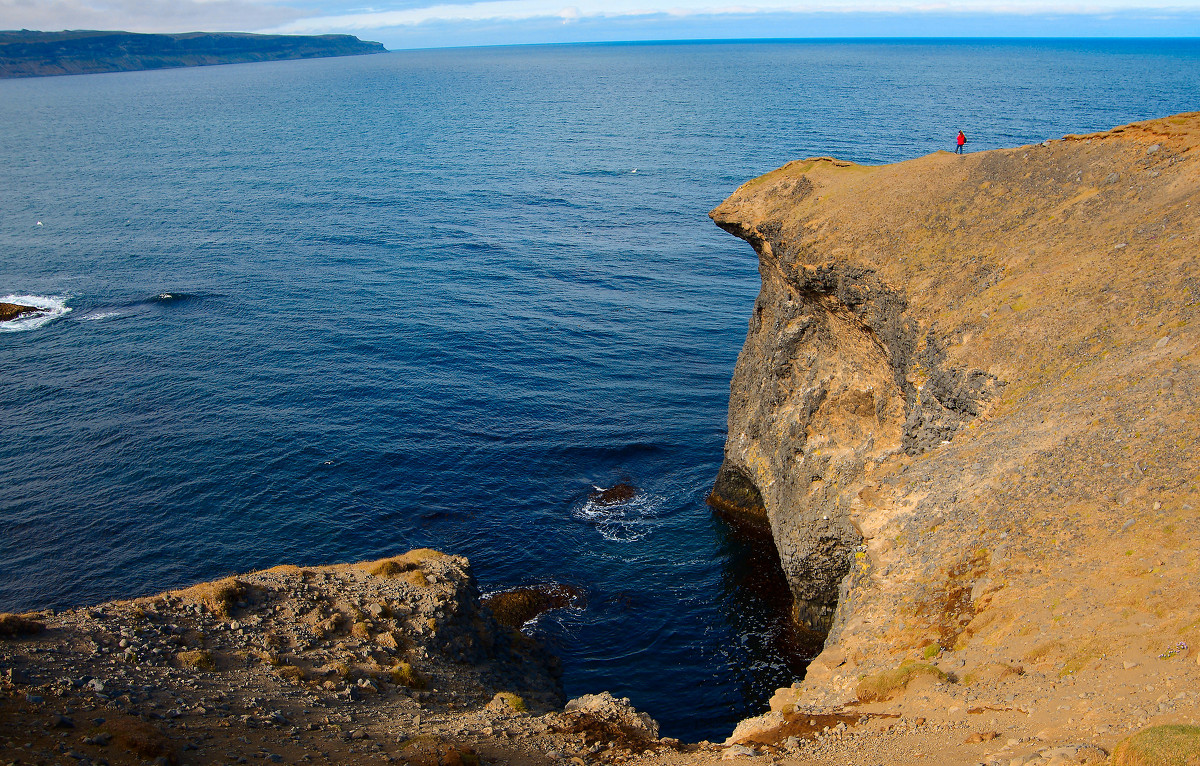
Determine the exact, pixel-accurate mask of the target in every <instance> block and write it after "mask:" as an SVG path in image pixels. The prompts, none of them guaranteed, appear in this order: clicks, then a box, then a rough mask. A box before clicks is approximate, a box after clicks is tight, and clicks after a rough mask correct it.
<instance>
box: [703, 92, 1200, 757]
mask: <svg viewBox="0 0 1200 766" xmlns="http://www.w3.org/2000/svg"><path fill="white" fill-rule="evenodd" d="M1198 144H1200V114H1182V115H1177V116H1174V117H1170V118H1166V119H1160V120H1153V121H1149V122H1142V123H1137V124H1133V125H1127V126H1124V127H1120V128H1116V129H1113V130H1111V131H1108V132H1104V133H1097V134H1093V135H1081V136H1067V137H1065V138H1063V139H1061V140H1053V141H1046V142H1045V143H1043V144H1038V145H1034V146H1025V147H1020V148H1016V149H1006V150H998V151H989V152H982V153H976V154H970V155H965V156H956V155H954V154H951V153H948V152H938V153H935V154H932V155H929V156H926V157H921V158H919V159H914V160H911V161H907V162H903V163H899V164H896V165H887V166H880V167H864V166H859V165H855V164H853V163H849V162H843V161H838V160H834V159H829V158H816V159H810V160H804V161H800V162H793V163H790V164H788V165H786V166H784V167H783V168H780V169H779V170H776V171H774V172H771V173H768V174H767V175H765V176H762V177H761V178H758V179H755V180H753V181H751V182H749V183H747V184H745V185H744V186H742V187H741V188H740V189H738V190H737V192H736V193H735V194H733V196H731V197H730V198H729V199H728V200H727V201H726V202H724V203H723V204H722V205H721V206H719V207H718V208H716V209H715V210H714V211H712V213H711V215H712V218H713V219H714V221H715V222H716V223H717V224H718V225H719V226H721V227H722V228H724V229H726V230H727V231H729V232H731V233H733V234H735V235H737V236H739V237H741V238H743V239H745V240H746V241H747V242H749V243H750V244H751V245H752V246H753V247H754V249H755V251H756V252H757V254H758V258H759V272H760V274H761V277H762V291H761V293H760V294H759V296H758V299H757V301H756V303H755V306H754V311H753V315H752V317H751V319H750V328H749V333H748V335H747V338H746V342H745V346H744V347H743V349H742V352H741V355H740V357H739V359H738V364H737V368H736V372H735V374H734V377H733V381H732V385H731V392H730V408H729V432H728V440H727V442H726V448H725V463H724V465H723V467H722V469H721V473H720V476H719V478H718V481H717V484H716V486H715V487H714V491H713V504H714V505H715V506H717V507H718V508H720V509H722V510H724V511H725V512H727V513H731V514H736V515H737V516H738V517H739V518H741V519H743V520H749V521H751V522H755V523H757V524H759V525H760V526H762V527H764V528H766V529H769V531H770V533H771V535H772V536H773V538H774V540H775V544H776V547H777V548H778V550H779V554H780V559H781V563H782V566H783V569H784V572H785V575H786V577H787V578H788V581H789V584H790V586H791V590H792V593H793V595H794V599H795V605H794V613H795V617H796V619H797V621H799V622H802V623H804V624H806V625H807V626H808V627H810V628H812V629H814V630H819V631H822V632H825V633H826V634H827V640H826V644H825V649H824V651H823V652H822V653H821V655H820V656H819V657H818V658H817V659H816V661H815V662H813V663H812V665H811V666H810V667H809V669H808V672H807V676H806V678H805V679H804V680H803V682H802V683H797V684H796V685H795V687H794V688H791V689H783V690H780V691H779V692H778V693H777V694H776V697H775V699H774V700H773V702H772V709H773V712H772V713H771V714H770V715H768V716H765V717H764V718H761V719H758V720H755V721H750V722H745V723H744V724H743V725H742V726H741V727H739V732H738V733H737V734H736V735H735V740H736V741H747V742H753V741H761V742H766V741H777V740H778V738H779V737H780V736H783V735H785V734H786V732H787V731H788V727H789V726H790V727H798V726H800V725H801V723H803V722H805V721H809V720H815V718H814V716H815V715H816V714H820V713H828V714H845V713H847V712H853V713H854V715H859V714H863V713H866V714H872V715H878V716H884V717H886V716H901V717H905V718H909V719H910V720H911V717H912V716H916V717H917V718H920V719H922V720H924V721H926V725H927V726H935V727H937V728H938V731H941V732H943V735H942V736H941V737H940V739H939V738H938V737H930V738H928V739H927V740H926V744H925V745H922V746H920V747H919V748H916V749H914V750H913V751H910V752H909V754H908V756H904V755H902V754H896V755H894V756H889V758H887V759H885V760H887V762H891V763H897V762H909V761H910V760H912V761H916V760H921V762H923V763H928V762H947V763H973V762H991V763H998V762H1003V763H1009V762H1011V763H1018V762H1021V763H1046V762H1055V763H1062V762H1069V759H1068V760H1063V759H1067V758H1068V756H1067V755H1064V754H1063V753H1062V752H1053V753H1052V752H1051V751H1052V750H1053V749H1054V748H1053V747H1051V746H1052V745H1056V746H1057V745H1061V746H1064V747H1065V746H1068V745H1070V746H1071V747H1074V748H1075V749H1074V750H1072V751H1071V754H1070V756H1069V758H1070V759H1074V758H1076V757H1077V756H1078V758H1079V759H1083V760H1086V759H1089V758H1102V757H1103V753H1106V752H1108V751H1111V750H1112V749H1113V748H1114V746H1116V745H1117V743H1118V742H1120V741H1121V740H1122V739H1123V738H1125V737H1126V736H1127V735H1129V734H1130V733H1131V732H1134V731H1136V730H1138V729H1140V728H1141V727H1144V726H1150V725H1157V724H1162V725H1182V726H1185V727H1186V726H1191V727H1192V729H1188V730H1186V731H1189V732H1190V734H1187V736H1190V737H1191V738H1192V739H1191V742H1192V745H1191V747H1192V751H1191V752H1193V753H1194V755H1193V757H1197V758H1200V729H1195V727H1194V724H1195V723H1196V718H1197V710H1196V707H1197V703H1198V702H1200V691H1198V690H1200V665H1198V664H1197V661H1198V659H1200V577H1198V573H1200V557H1198V553H1197V549H1196V546H1195V541H1196V539H1197V538H1198V537H1200V513H1198V512H1197V510H1196V509H1197V508H1200V487H1198V485H1197V477H1198V476H1200V449H1198V447H1200V444H1198V441H1200V420H1198V418H1200V374H1198V365H1197V362H1198V361H1200V360H1198V357H1197V342H1198V340H1200V335H1198V330H1197V327H1198V325H1197V318H1198V317H1197V306H1198V302H1200V263H1198V256H1200V242H1198V239H1200V154H1198V152H1197V151H1196V149H1197V146H1198ZM1193 204H1195V205H1196V208H1192V205H1193ZM895 720H896V721H899V720H900V719H895ZM880 725H881V726H885V727H886V726H889V725H891V724H888V723H886V719H885V721H884V723H881V724H880ZM1082 745H1087V746H1088V748H1093V749H1087V748H1081V747H1077V746H1082ZM1172 747H1175V746H1174V745H1173V746H1172ZM934 750H937V751H938V752H936V753H935V752H931V751H934ZM917 751H920V752H922V753H923V755H922V756H921V757H920V758H918V756H917V755H916V752H917ZM1064 752H1065V751H1064ZM1038 753H1041V755H1038ZM1055 758H1058V760H1057V761H1056V760H1054V759H1055ZM939 759H940V760H939ZM1019 759H1027V760H1019ZM1038 759H1040V760H1038ZM1180 762H1181V763H1182V762H1183V761H1180Z"/></svg>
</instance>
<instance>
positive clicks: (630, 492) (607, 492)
mask: <svg viewBox="0 0 1200 766" xmlns="http://www.w3.org/2000/svg"><path fill="white" fill-rule="evenodd" d="M637 493H638V489H637V487H635V486H633V485H632V484H630V483H628V482H624V481H623V482H620V483H618V484H615V485H613V486H611V487H609V488H608V489H597V490H596V491H595V492H593V493H592V494H590V495H588V498H589V499H590V500H591V501H592V502H594V503H599V504H600V505H616V504H617V503H624V502H625V501H627V500H632V499H633V498H634V497H635V496H637Z"/></svg>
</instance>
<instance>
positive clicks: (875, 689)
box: [854, 660, 946, 702]
mask: <svg viewBox="0 0 1200 766" xmlns="http://www.w3.org/2000/svg"><path fill="white" fill-rule="evenodd" d="M922 677H924V678H933V679H936V680H938V681H945V680H946V674H945V673H943V672H942V671H941V670H939V669H938V668H936V667H934V666H933V665H930V664H929V663H926V662H917V661H915V660H905V661H904V662H902V663H900V666H899V667H897V668H892V669H891V670H885V671H883V672H882V673H876V674H875V675H873V676H867V677H866V678H864V679H862V680H861V681H859V682H858V687H857V688H856V689H855V690H854V693H855V696H857V697H858V699H859V701H860V702H882V701H884V700H889V699H891V698H892V697H895V696H897V695H898V694H901V693H902V692H903V691H904V690H905V689H906V688H907V687H908V685H909V684H910V683H911V682H912V681H914V680H916V679H918V678H922Z"/></svg>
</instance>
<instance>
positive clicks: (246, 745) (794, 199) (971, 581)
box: [0, 113, 1200, 766]
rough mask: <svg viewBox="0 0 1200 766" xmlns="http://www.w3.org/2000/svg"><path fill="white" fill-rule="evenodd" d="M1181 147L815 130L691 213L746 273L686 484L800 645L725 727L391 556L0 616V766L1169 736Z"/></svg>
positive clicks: (1180, 615) (1018, 761)
mask: <svg viewBox="0 0 1200 766" xmlns="http://www.w3.org/2000/svg"><path fill="white" fill-rule="evenodd" d="M1198 149H1200V113H1195V114H1186V115H1177V116H1174V117H1170V118H1166V119H1162V120H1154V121H1149V122H1144V123H1137V124H1134V125H1129V126H1124V127H1121V128H1116V129H1114V130H1112V131H1108V132H1105V133H1098V134H1093V135H1088V136H1068V137H1066V138H1064V139H1062V140H1059V141H1047V142H1045V143H1044V144H1039V145H1035V146H1028V147H1020V148H1017V149H1009V150H999V151H993V152H982V153H978V154H970V155H965V156H956V155H953V154H950V153H948V152H939V153H935V154H932V155H929V156H927V157H922V158H918V159H915V160H911V161H908V162H904V163H900V164H897V165H890V166H881V167H870V168H868V167H862V166H856V165H853V164H851V163H846V162H841V161H836V160H831V159H828V158H815V159H811V160H806V161H803V162H796V163H791V164H789V165H787V166H785V167H783V168H781V169H779V170H777V171H774V172H772V173H769V174H767V175H766V176H763V177H762V178H759V179H755V180H753V181H750V182H749V183H747V184H745V185H743V186H742V187H741V188H740V189H739V190H737V192H735V193H734V195H732V196H731V197H730V199H729V200H727V201H726V202H725V203H724V204H722V205H721V206H720V207H718V208H717V209H716V210H714V211H713V213H712V216H713V218H714V220H716V221H717V222H718V223H719V224H720V225H721V226H722V227H723V228H725V229H727V230H728V231H730V232H733V233H735V234H737V235H738V236H740V237H743V238H744V239H746V240H747V241H748V242H749V243H750V244H751V245H752V246H753V247H754V249H755V252H756V254H757V255H758V258H759V265H760V273H761V274H762V278H763V290H762V293H761V294H760V296H759V298H758V301H757V302H756V304H755V309H754V313H753V316H752V317H751V321H750V328H749V333H748V336H747V341H746V345H745V346H744V348H743V350H742V354H741V356H740V357H739V361H738V367H737V370H736V372H735V374H734V378H733V381H732V384H731V396H730V417H729V434H728V441H727V444H726V453H725V458H726V459H725V465H724V466H723V468H722V469H721V473H720V476H719V477H718V480H717V485H716V487H715V488H714V493H713V498H712V500H713V504H714V506H716V507H717V508H719V509H720V511H721V512H722V513H723V514H725V515H726V516H727V517H728V518H730V519H732V520H734V521H735V523H736V524H737V525H741V526H742V527H744V528H745V530H746V533H747V534H757V535H764V536H766V539H768V540H770V541H771V542H772V544H773V545H774V546H775V548H776V550H777V552H778V554H779V557H778V566H779V567H780V569H782V574H783V576H784V577H786V578H787V581H788V585H789V586H790V595H791V598H792V601H793V605H792V608H791V609H792V613H793V617H794V620H795V622H796V623H797V629H798V630H801V632H804V631H807V632H808V633H812V634H815V635H818V637H820V636H823V637H824V644H823V647H824V648H823V651H822V652H821V653H820V655H819V656H818V657H817V658H816V660H814V661H813V662H812V664H810V665H809V666H808V670H807V674H806V676H805V678H804V679H803V680H802V681H800V682H797V683H796V684H794V685H793V686H791V687H789V688H784V689H780V690H778V691H777V692H776V694H775V696H774V697H773V698H772V700H771V704H770V707H771V710H770V711H769V712H766V711H764V714H763V715H761V716H757V717H755V718H751V719H748V720H746V721H743V722H742V723H741V724H739V725H738V727H737V729H736V730H735V731H734V732H732V734H731V736H730V737H729V739H728V740H727V741H726V742H724V743H721V744H712V743H707V742H702V743H680V742H677V741H675V740H672V739H669V738H662V737H660V736H659V732H658V727H657V725H656V724H655V723H654V722H653V721H652V720H651V719H649V717H647V716H645V715H644V714H642V713H639V712H638V711H636V710H634V709H633V708H632V707H630V706H629V704H628V701H622V700H617V699H614V698H612V697H611V696H610V695H608V694H605V693H597V694H594V695H585V696H583V697H580V698H577V699H576V700H572V701H570V702H566V703H565V704H564V700H563V695H562V690H561V687H560V685H559V681H558V677H557V670H556V664H555V661H554V659H553V658H552V657H550V656H549V655H548V654H546V653H545V651H544V650H543V649H542V648H541V647H539V646H538V645H537V644H536V643H535V642H533V641H532V640H531V639H529V638H528V637H526V636H524V635H522V634H521V633H520V631H519V630H517V629H516V628H517V627H518V626H520V625H521V624H522V623H524V622H525V621H526V620H528V619H530V616H531V615H536V613H537V612H538V611H539V610H541V609H545V608H554V607H555V606H562V605H566V604H574V603H578V601H577V599H579V598H580V597H581V594H578V593H574V592H572V591H570V590H569V589H555V588H549V587H545V588H540V589H537V588H534V589H529V590H528V591H527V592H523V593H514V594H495V595H494V596H493V597H490V598H489V600H488V602H487V603H484V602H483V601H482V600H481V599H480V595H479V592H478V587H477V585H476V584H475V582H474V579H473V578H472V576H471V574H470V568H469V565H468V563H467V562H466V560H465V559H462V558H459V557H455V556H448V555H445V554H442V553H439V552H436V551H430V550H418V551H411V552H409V553H406V554H403V555H399V556H394V557H390V558H388V559H383V560H380V561H374V562H365V563H360V564H341V565H336V566H328V567H308V568H297V567H277V568H275V569H270V570H265V571H263V572H255V573H251V574H248V575H243V576H238V577H236V578H227V579H225V580H221V581H217V582H213V583H204V584H201V585H197V586H194V587H192V588H188V589H184V590H179V591H172V592H168V593H164V594H161V595H159V596H155V597H151V598H142V599H135V600H132V601H121V602H113V603H110V604H104V605H100V606H96V607H92V608H85V609H73V610H67V611H63V612H41V613H35V614H28V615H21V616H15V615H7V616H0V758H3V759H4V760H3V761H0V762H3V763H11V764H35V763H37V764H51V763H72V762H77V763H80V764H89V763H92V764H97V766H111V765H113V764H125V763H129V764H135V763H136V764H141V763H147V762H153V763H158V764H173V763H175V764H221V763H230V764H233V763H248V762H250V761H252V760H262V761H269V762H273V763H279V762H287V763H313V762H320V763H349V762H353V763H362V762H379V763H412V764H422V765H425V766H460V765H466V766H470V765H471V764H476V763H481V762H483V763H495V764H501V763H508V764H519V765H525V764H530V765H532V764H538V765H539V766H541V765H549V764H556V765H559V766H566V765H567V764H573V766H596V765H598V764H610V763H612V764H616V763H633V764H643V763H644V764H647V765H649V764H656V765H661V766H668V765H669V766H691V765H692V764H708V763H716V762H718V761H726V760H735V761H743V762H745V763H747V764H749V763H756V764H768V763H769V764H776V763H781V764H788V765H789V766H790V765H791V764H795V765H796V766H802V765H803V766H807V765H810V764H822V765H824V764H829V765H830V766H832V765H833V764H839V765H841V764H846V763H854V764H889V765H891V764H921V765H925V764H933V765H936V766H958V765H959V764H986V765H988V766H1001V765H1003V766H1064V764H1075V763H1110V764H1113V766H1133V764H1148V763H1162V764H1180V766H1186V765H1187V764H1192V763H1197V762H1200V725H1198V722H1197V718H1198V717H1200V715H1198V713H1200V552H1198V551H1197V548H1196V545H1195V541H1196V540H1197V539H1198V538H1200V513H1198V512H1197V510H1196V509H1197V508H1200V484H1197V478H1198V477H1200V334H1198V333H1200V329H1198V328H1200V322H1198V321H1197V320H1198V319H1200V316H1197V313H1198V312H1200V151H1197V150H1198ZM1193 204H1195V205H1196V206H1195V207H1194V208H1193V207H1192V205H1193ZM622 491H625V490H622ZM603 499H604V498H603V497H600V498H597V501H598V502H599V501H603ZM493 610H494V611H495V613H494V614H493ZM498 617H499V618H500V619H499V621H498V619H497V618H498ZM806 635H807V633H806ZM664 672H670V669H664ZM680 704H687V703H686V701H683V700H681V701H680ZM1189 759H1190V760H1189Z"/></svg>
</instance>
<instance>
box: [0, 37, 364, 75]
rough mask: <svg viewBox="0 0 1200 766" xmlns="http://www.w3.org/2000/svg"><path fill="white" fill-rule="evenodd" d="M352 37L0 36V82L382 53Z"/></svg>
mask: <svg viewBox="0 0 1200 766" xmlns="http://www.w3.org/2000/svg"><path fill="white" fill-rule="evenodd" d="M385 52H386V49H385V48H384V47H383V45H382V44H381V43H374V42H364V41H363V40H359V39H358V38H357V37H354V36H353V35H314V36H301V35H252V34H243V33H231V32H188V33H186V34H161V35H160V34H136V33H133V32H95V31H81V30H76V31H68V32H31V31H29V30H20V31H15V32H2V31H0V78H2V77H40V76H45V75H59V74H92V73H95V72H128V71H133V70H137V69H166V68H169V67H183V66H210V65H213V64H243V63H246V62H250V61H281V60H284V59H307V58H321V57H325V56H359V55H363V54H366V53H385Z"/></svg>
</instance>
